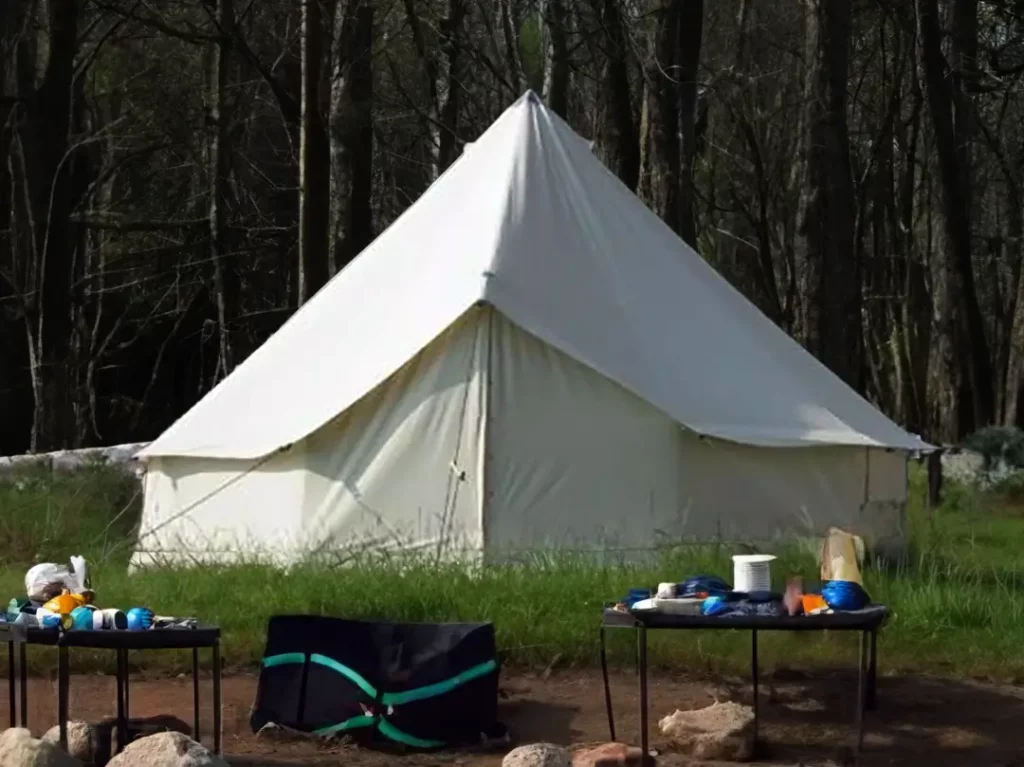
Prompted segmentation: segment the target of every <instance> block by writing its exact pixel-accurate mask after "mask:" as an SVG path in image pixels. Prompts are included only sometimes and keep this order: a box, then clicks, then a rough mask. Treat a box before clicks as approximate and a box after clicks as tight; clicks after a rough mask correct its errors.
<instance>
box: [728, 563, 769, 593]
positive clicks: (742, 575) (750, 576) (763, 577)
mask: <svg viewBox="0 0 1024 767" xmlns="http://www.w3.org/2000/svg"><path fill="white" fill-rule="evenodd" d="M774 559H775V557H774V556H772V555H771V554H736V555H735V556H733V558H732V587H733V588H734V589H735V590H736V591H740V592H743V593H746V594H749V593H750V592H752V591H771V588H772V569H771V562H772V560H774Z"/></svg>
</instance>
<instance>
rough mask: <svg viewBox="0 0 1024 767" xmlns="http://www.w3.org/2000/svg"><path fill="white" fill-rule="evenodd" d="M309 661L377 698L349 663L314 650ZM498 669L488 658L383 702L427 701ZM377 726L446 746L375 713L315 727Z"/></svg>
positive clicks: (406, 740) (286, 656) (279, 660)
mask: <svg viewBox="0 0 1024 767" xmlns="http://www.w3.org/2000/svg"><path fill="white" fill-rule="evenodd" d="M305 662H306V654H305V653H299V652H291V653H282V654H281V655H271V656H269V657H266V658H264V659H263V666H264V667H265V668H273V667H274V666H284V665H288V664H293V663H296V664H298V663H305ZM309 662H310V663H316V664H317V665H319V666H323V667H325V668H329V669H331V670H332V671H335V672H337V673H338V674H341V675H342V676H343V677H345V678H346V679H348V680H349V681H350V682H352V684H354V685H355V686H356V687H358V688H359V689H360V690H362V691H363V693H365V694H366V696H367V697H369V698H370V699H371V700H373V701H377V698H378V696H377V689H376V688H375V687H374V686H373V685H372V684H370V682H369V681H367V679H366V678H365V677H364V676H363V675H362V674H360V673H359V672H358V671H356V670H355V669H353V668H350V667H349V666H346V665H345V664H344V663H340V662H339V661H336V660H334V658H329V657H327V656H326V655H320V654H317V653H313V654H312V655H310V656H309ZM497 668H498V664H497V662H496V661H494V660H489V661H485V662H484V663H478V664H477V665H476V666H473V667H472V668H468V669H466V670H465V671H462V672H460V673H458V674H456V675H455V676H453V677H450V678H448V679H445V680H442V681H440V682H435V683H434V684H428V685H424V686H423V687H415V688H413V689H412V690H404V691H402V692H386V693H384V694H383V695H381V696H380V703H381V705H384V706H389V707H390V706H401V705H403V704H405V703H413V702H414V701H418V700H427V699H428V698H434V697H437V696H438V695H444V694H446V693H448V692H451V691H452V690H454V689H456V688H457V687H460V686H462V685H464V684H465V683H466V682H470V681H472V680H474V679H478V678H479V677H482V676H485V675H486V674H489V673H490V672H492V671H494V670H495V669H497ZM374 725H376V727H377V730H378V731H379V732H380V734H381V735H383V736H384V737H386V738H389V739H390V740H393V741H395V742H396V743H403V744H405V745H407V746H412V747H414V748H439V747H441V746H443V745H445V743H444V741H440V740H424V739H423V738H417V737H416V736H414V735H409V734H408V733H406V732H402V731H401V730H400V729H398V728H397V727H395V726H394V725H393V724H391V723H390V722H388V721H387V720H385V719H382V718H380V717H375V716H369V715H364V716H355V717H352V718H351V719H346V720H345V721H344V722H339V723H338V724H332V725H330V726H328V727H321V728H320V729H319V730H314V732H315V734H317V735H323V736H326V735H333V734H334V733H336V732H345V731H347V730H353V729H357V728H360V727H371V726H374Z"/></svg>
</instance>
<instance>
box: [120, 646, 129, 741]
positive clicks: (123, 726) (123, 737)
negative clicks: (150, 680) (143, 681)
mask: <svg viewBox="0 0 1024 767" xmlns="http://www.w3.org/2000/svg"><path fill="white" fill-rule="evenodd" d="M127 667H128V663H127V660H126V657H125V652H124V650H118V651H117V753H119V754H120V753H121V752H122V751H124V747H125V746H127V745H128V712H127V701H126V700H125V687H126V686H127V680H126V677H127V676H128V671H127Z"/></svg>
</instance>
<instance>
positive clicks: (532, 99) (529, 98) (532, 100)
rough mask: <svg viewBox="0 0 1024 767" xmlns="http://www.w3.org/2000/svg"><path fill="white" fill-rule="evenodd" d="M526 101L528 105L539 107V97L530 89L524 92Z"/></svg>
mask: <svg viewBox="0 0 1024 767" xmlns="http://www.w3.org/2000/svg"><path fill="white" fill-rule="evenodd" d="M526 100H527V101H528V102H530V103H533V104H536V105H537V106H540V105H541V100H540V96H538V95H537V94H536V93H535V92H534V91H533V90H532V89H531V90H528V91H527V92H526Z"/></svg>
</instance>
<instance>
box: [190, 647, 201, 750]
mask: <svg viewBox="0 0 1024 767" xmlns="http://www.w3.org/2000/svg"><path fill="white" fill-rule="evenodd" d="M192 739H193V740H195V741H196V743H202V742H203V741H202V736H201V735H200V734H199V648H198V647H193V648H192Z"/></svg>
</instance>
